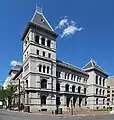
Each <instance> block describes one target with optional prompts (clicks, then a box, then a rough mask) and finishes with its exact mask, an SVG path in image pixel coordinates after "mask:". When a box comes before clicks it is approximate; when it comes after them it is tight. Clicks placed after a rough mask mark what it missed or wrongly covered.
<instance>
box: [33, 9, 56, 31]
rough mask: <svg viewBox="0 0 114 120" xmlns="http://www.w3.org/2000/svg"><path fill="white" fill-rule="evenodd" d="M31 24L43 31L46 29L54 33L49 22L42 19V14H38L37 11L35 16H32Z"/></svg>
mask: <svg viewBox="0 0 114 120" xmlns="http://www.w3.org/2000/svg"><path fill="white" fill-rule="evenodd" d="M31 22H32V23H34V24H36V25H38V26H41V27H43V28H45V29H48V30H50V31H54V30H53V28H52V27H51V25H50V24H49V22H48V21H47V20H46V18H45V17H44V15H43V13H40V12H38V11H37V10H36V12H35V14H34V15H33V18H32V20H31Z"/></svg>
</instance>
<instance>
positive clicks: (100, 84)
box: [99, 77, 102, 85]
mask: <svg viewBox="0 0 114 120" xmlns="http://www.w3.org/2000/svg"><path fill="white" fill-rule="evenodd" d="M101 79H102V77H100V78H99V85H101Z"/></svg>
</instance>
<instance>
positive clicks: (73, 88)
mask: <svg viewBox="0 0 114 120" xmlns="http://www.w3.org/2000/svg"><path fill="white" fill-rule="evenodd" d="M72 92H73V93H74V92H75V85H73V86H72Z"/></svg>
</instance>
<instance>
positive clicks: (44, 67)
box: [43, 65, 46, 73]
mask: <svg viewBox="0 0 114 120" xmlns="http://www.w3.org/2000/svg"><path fill="white" fill-rule="evenodd" d="M45 69H46V66H45V65H44V66H43V72H44V73H45Z"/></svg>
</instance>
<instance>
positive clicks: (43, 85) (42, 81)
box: [41, 79, 47, 89]
mask: <svg viewBox="0 0 114 120" xmlns="http://www.w3.org/2000/svg"><path fill="white" fill-rule="evenodd" d="M41 88H43V89H46V88H47V80H46V79H42V80H41Z"/></svg>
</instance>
